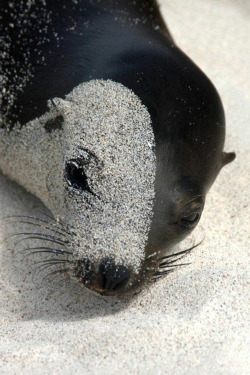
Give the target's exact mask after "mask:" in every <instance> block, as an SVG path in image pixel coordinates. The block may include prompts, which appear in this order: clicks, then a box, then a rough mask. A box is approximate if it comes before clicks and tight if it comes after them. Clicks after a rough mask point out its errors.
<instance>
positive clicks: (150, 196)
mask: <svg viewBox="0 0 250 375" xmlns="http://www.w3.org/2000/svg"><path fill="white" fill-rule="evenodd" d="M55 118H60V121H61V126H59V127H55V128H51V129H49V131H48V124H51V123H53V119H55ZM154 145H155V141H154V134H153V130H152V125H151V120H150V115H149V113H148V110H147V108H146V107H145V106H144V105H142V103H141V101H140V99H139V98H138V97H137V96H136V95H135V94H134V93H133V92H132V91H131V90H129V89H128V88H126V87H124V86H123V85H121V84H119V83H115V82H113V81H110V80H108V81H103V80H94V81H90V82H88V83H83V84H81V85H79V86H77V87H76V88H75V89H74V90H73V91H72V92H71V93H69V94H68V95H67V96H66V98H65V99H59V98H54V99H53V100H52V101H51V102H50V103H49V110H48V112H47V113H46V114H44V115H43V116H41V117H40V118H39V119H35V120H33V121H31V122H29V123H28V124H26V125H25V126H24V127H22V129H19V128H18V125H17V126H16V127H15V128H14V129H13V130H11V131H10V132H8V131H7V130H6V129H5V130H1V133H0V156H1V159H0V167H1V169H2V171H3V172H4V173H5V174H7V175H9V176H10V177H11V178H12V179H14V180H15V181H17V182H18V183H20V184H21V185H23V186H24V187H26V189H27V190H29V191H31V192H32V193H34V194H35V195H37V196H38V197H39V198H41V199H42V201H43V202H44V203H45V204H46V205H47V207H48V208H49V209H50V210H51V211H52V213H53V214H54V216H55V217H58V218H60V219H61V221H63V222H64V223H65V224H66V225H67V226H68V228H69V229H70V231H72V236H70V245H69V246H70V247H71V249H72V250H73V254H74V258H76V259H88V260H90V261H91V262H96V261H99V260H101V259H102V258H104V257H111V258H112V259H114V261H115V262H116V263H117V264H123V265H126V266H128V267H130V268H132V269H133V271H134V272H139V270H140V267H141V264H142V261H143V259H145V253H144V250H145V245H146V243H147V239H148V233H149V229H150V223H151V219H152V215H153V203H154V179H155V172H156V157H155V153H154ZM72 166H73V167H72ZM70 168H74V170H77V172H75V173H77V175H79V173H80V172H81V174H82V175H84V176H85V185H86V186H87V188H86V186H85V188H83V187H82V186H77V183H75V181H74V179H73V180H72V179H71V175H70V173H69V171H71V170H70ZM79 171H80V172H79Z"/></svg>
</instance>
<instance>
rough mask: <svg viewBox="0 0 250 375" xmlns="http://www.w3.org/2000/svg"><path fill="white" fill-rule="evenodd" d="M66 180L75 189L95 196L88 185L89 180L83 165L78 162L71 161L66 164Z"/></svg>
mask: <svg viewBox="0 0 250 375" xmlns="http://www.w3.org/2000/svg"><path fill="white" fill-rule="evenodd" d="M66 178H67V181H68V183H69V184H70V185H71V186H72V187H73V188H75V189H79V190H83V191H87V192H89V193H91V194H93V192H92V191H91V189H90V187H89V185H88V178H87V176H86V174H85V172H84V169H83V165H81V164H80V162H79V161H78V160H70V161H68V162H67V163H66Z"/></svg>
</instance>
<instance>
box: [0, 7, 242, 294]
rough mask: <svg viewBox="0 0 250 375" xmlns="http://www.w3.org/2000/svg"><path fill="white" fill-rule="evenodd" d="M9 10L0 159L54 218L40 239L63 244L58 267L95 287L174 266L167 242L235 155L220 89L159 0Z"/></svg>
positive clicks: (182, 229) (133, 285) (104, 289)
mask: <svg viewBox="0 0 250 375" xmlns="http://www.w3.org/2000/svg"><path fill="white" fill-rule="evenodd" d="M1 9H2V12H1V13H2V16H1V18H2V19H1V21H2V25H3V26H2V27H3V36H4V37H3V45H2V53H3V57H4V58H3V59H2V64H3V67H2V72H3V74H2V84H3V96H2V110H1V111H2V116H1V120H2V121H1V125H0V126H1V128H2V129H1V132H0V168H1V170H2V171H3V173H5V174H7V175H8V176H10V178H12V179H13V180H15V181H17V182H18V183H20V184H22V185H23V186H24V187H25V188H26V189H27V190H28V191H30V192H32V193H34V194H36V195H37V196H38V197H39V198H40V199H41V200H42V201H43V202H44V203H45V204H46V205H47V206H48V208H49V209H50V210H51V211H52V213H53V215H54V217H56V218H57V219H58V220H59V223H58V230H57V236H56V235H55V234H54V235H53V236H52V235H51V236H50V237H48V235H47V237H46V235H45V234H44V235H43V236H42V235H41V238H44V239H47V240H48V238H50V241H51V242H53V243H54V244H57V245H60V246H59V247H60V248H59V249H57V250H56V254H57V257H58V258H57V259H59V260H58V262H57V263H60V264H63V266H64V268H63V271H65V272H68V273H69V274H70V275H71V276H73V277H76V278H78V279H79V280H80V282H81V283H82V284H84V285H85V286H86V287H88V288H89V289H92V290H94V291H96V292H98V293H100V294H105V295H116V296H120V295H123V294H127V293H134V292H135V291H136V290H138V288H141V287H142V285H143V284H145V283H146V282H147V281H149V280H152V279H155V278H157V277H161V276H162V275H164V274H166V273H167V272H169V269H170V264H172V265H173V263H172V262H173V260H172V256H170V255H168V251H170V250H171V249H172V248H173V246H174V245H175V244H177V243H178V242H179V241H181V240H182V239H183V238H184V237H186V236H187V235H188V234H190V232H191V231H192V229H193V228H194V227H195V226H196V225H197V223H198V221H199V219H200V216H201V213H202V210H203V207H204V202H205V196H206V194H207V192H208V190H209V188H210V187H211V185H212V183H213V182H214V180H215V178H216V176H217V175H218V173H219V171H220V169H221V168H222V167H223V166H224V165H225V164H227V163H229V162H230V161H232V160H233V159H234V157H235V154H234V153H225V152H224V151H223V147H224V138H225V116H224V111H223V106H222V103H221V100H220V97H219V94H218V93H217V91H216V89H215V88H214V86H213V85H212V83H211V82H210V80H209V79H208V78H207V77H206V76H205V74H204V73H202V72H201V70H200V69H199V68H198V67H197V66H196V65H195V64H194V63H193V62H192V61H191V60H190V59H189V58H188V57H187V56H186V55H185V54H184V53H183V52H182V51H181V50H180V49H179V48H178V47H177V46H176V44H175V43H174V41H173V38H172V36H171V34H170V32H169V31H168V29H167V27H166V25H165V23H164V21H163V19H162V17H161V15H160V12H159V10H158V6H157V4H156V2H155V1H153V0H148V1H137V2H134V1H132V0H131V1H129V0H118V1H98V0H62V1H59V0H51V1H47V2H45V1H44V0H41V1H33V0H31V1H27V2H18V3H14V2H11V1H4V2H3V4H2V5H1ZM34 220H38V219H34ZM37 237H38V236H37ZM51 249H52V248H50V247H49V246H48V250H47V251H48V252H49V251H51ZM43 251H44V250H43ZM53 253H55V250H53ZM181 255H183V254H180V256H181ZM169 259H170V261H169ZM175 259H176V258H175Z"/></svg>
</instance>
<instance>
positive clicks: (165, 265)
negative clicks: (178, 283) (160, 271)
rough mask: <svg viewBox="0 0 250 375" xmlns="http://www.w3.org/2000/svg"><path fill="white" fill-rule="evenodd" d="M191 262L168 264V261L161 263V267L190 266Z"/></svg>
mask: <svg viewBox="0 0 250 375" xmlns="http://www.w3.org/2000/svg"><path fill="white" fill-rule="evenodd" d="M189 264H191V263H180V264H168V263H164V265H163V264H160V266H159V268H170V267H180V266H188V265H189Z"/></svg>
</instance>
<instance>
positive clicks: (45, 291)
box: [0, 0, 250, 375]
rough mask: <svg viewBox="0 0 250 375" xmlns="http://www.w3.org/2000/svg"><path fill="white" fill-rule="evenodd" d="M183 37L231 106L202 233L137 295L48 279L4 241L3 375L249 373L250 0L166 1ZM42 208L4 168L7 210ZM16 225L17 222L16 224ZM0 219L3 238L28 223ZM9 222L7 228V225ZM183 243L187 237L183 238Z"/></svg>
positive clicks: (0, 198)
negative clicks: (225, 159) (222, 159)
mask: <svg viewBox="0 0 250 375" xmlns="http://www.w3.org/2000/svg"><path fill="white" fill-rule="evenodd" d="M160 4H161V10H162V12H163V15H164V16H165V18H166V21H167V24H168V26H169V29H170V31H171V33H172V35H173V37H174V39H175V41H176V43H177V44H178V46H179V47H180V48H181V49H182V50H183V51H184V52H185V53H186V54H187V55H188V56H189V57H190V58H191V59H192V60H193V61H194V62H195V63H196V64H197V65H198V66H199V67H200V68H201V69H202V70H203V71H204V72H205V73H206V74H207V75H208V77H209V78H210V79H211V80H212V82H213V83H214V84H215V86H216V87H217V89H218V91H219V93H220V95H221V98H222V101H223V104H224V108H225V113H226V119H227V137H226V145H225V150H226V151H235V152H236V154H237V158H236V160H235V161H234V162H233V163H232V164H229V165H227V166H226V167H225V168H224V169H223V170H222V172H221V173H220V175H219V177H218V178H217V180H216V182H215V183H214V185H213V187H212V189H211V190H210V192H209V194H208V196H207V202H206V206H205V210H204V213H203V217H202V219H201V222H200V224H199V228H198V229H197V230H196V231H195V232H194V234H193V235H192V236H191V238H190V239H188V240H187V242H186V243H192V242H193V241H198V239H199V238H200V237H203V235H204V234H205V240H204V241H203V243H202V244H201V245H200V246H199V247H197V248H196V249H195V250H194V251H193V252H192V253H190V254H189V255H188V256H187V258H186V259H185V260H187V262H190V263H191V264H190V265H188V266H186V267H181V268H180V269H178V270H176V271H175V272H173V273H171V274H170V275H169V276H168V277H166V278H163V279H162V280H160V281H158V282H157V283H155V284H153V285H152V286H150V287H149V288H147V289H145V291H144V292H143V293H141V294H140V295H138V296H137V297H136V298H134V299H133V300H132V301H127V300H122V301H119V300H116V299H112V298H103V297H99V296H96V295H93V294H91V293H90V292H88V291H87V290H84V289H83V288H82V287H81V286H80V285H78V284H76V283H75V282H73V281H69V282H66V283H62V282H61V280H60V278H59V277H58V278H54V279H53V282H49V281H48V279H47V280H44V282H43V283H42V282H41V279H42V276H43V275H42V276H41V274H36V273H34V272H33V271H32V266H31V263H32V262H33V261H35V260H38V261H39V257H37V258H35V260H34V259H31V258H30V257H24V252H18V251H16V250H15V249H14V247H13V245H10V246H8V247H7V246H6V242H4V243H3V244H2V245H0V262H1V265H0V269H1V280H0V373H1V374H8V375H9V374H81V375H82V374H97V375H99V374H102V375H106V374H107V375H113V374H117V373H118V374H119V375H123V374H144V375H147V374H149V375H151V374H154V375H157V374H171V375H182V374H183V375H184V374H185V375H238V374H240V375H247V374H249V368H250V361H249V350H250V345H249V316H250V311H249V265H248V263H249V255H248V254H249V222H250V215H249V185H250V178H249V170H250V155H249V154H250V152H249V149H250V147H249V145H250V126H249V120H250V118H249V117H250V116H249V108H250V80H249V66H250V39H249V35H250V2H249V1H247V0H245V1H244V0H241V1H236V0H217V1H216V0H202V1H201V0H190V1H186V0H178V1H173V0H161V1H160ZM38 210H41V211H43V212H47V211H46V208H45V207H44V206H43V205H42V203H41V202H40V201H39V200H38V199H36V198H35V197H33V196H31V195H30V194H28V193H27V192H26V191H24V189H22V188H21V187H19V186H18V185H16V184H15V183H12V182H10V181H9V180H8V179H7V178H6V177H4V176H3V175H0V215H1V217H5V216H9V215H17V214H23V215H25V214H27V215H33V214H34V212H35V213H37V211H38ZM13 225H14V226H13ZM13 225H12V226H11V225H10V224H9V225H8V224H7V223H6V221H4V220H1V221H0V241H2V240H3V239H4V238H5V237H6V236H7V235H8V234H10V233H13V228H14V232H15V231H16V232H18V230H20V231H22V230H23V229H24V228H25V224H23V225H21V224H19V226H18V225H17V224H13ZM11 231H12V232H11ZM181 246H185V244H183V245H181Z"/></svg>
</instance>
